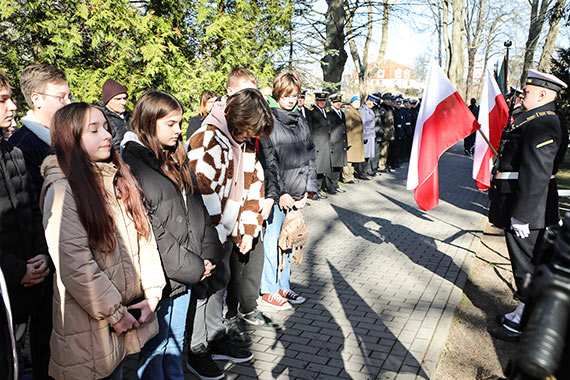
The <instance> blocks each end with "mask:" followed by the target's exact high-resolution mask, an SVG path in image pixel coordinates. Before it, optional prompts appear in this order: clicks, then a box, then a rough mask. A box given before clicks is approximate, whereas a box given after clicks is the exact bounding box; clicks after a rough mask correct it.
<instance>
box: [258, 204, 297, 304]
mask: <svg viewBox="0 0 570 380" xmlns="http://www.w3.org/2000/svg"><path fill="white" fill-rule="evenodd" d="M284 219H285V212H284V211H282V210H280V209H279V206H278V205H274V206H273V211H272V212H271V215H269V218H268V219H267V228H266V229H265V235H263V250H264V255H265V260H264V262H263V274H262V276H261V286H260V288H261V294H277V292H278V291H279V289H281V290H288V289H289V287H290V285H289V282H290V279H291V263H290V258H291V251H287V254H286V255H285V260H284V261H285V262H284V264H285V265H284V268H283V271H282V272H281V278H280V279H279V278H278V272H279V270H278V266H279V248H278V246H277V245H278V242H279V234H280V233H281V226H282V225H283V220H284Z"/></svg>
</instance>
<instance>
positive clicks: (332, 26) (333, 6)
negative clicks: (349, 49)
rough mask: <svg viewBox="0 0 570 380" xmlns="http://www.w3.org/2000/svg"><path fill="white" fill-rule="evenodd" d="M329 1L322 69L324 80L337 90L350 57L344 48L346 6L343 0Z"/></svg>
mask: <svg viewBox="0 0 570 380" xmlns="http://www.w3.org/2000/svg"><path fill="white" fill-rule="evenodd" d="M327 3H328V9H327V13H326V40H325V56H324V57H323V58H322V59H321V69H322V70H323V80H324V81H325V82H331V83H334V84H335V90H338V89H339V88H340V82H341V81H342V73H343V71H344V65H345V63H346V59H347V58H348V56H347V54H346V51H345V50H344V42H345V41H346V35H345V33H344V23H345V14H344V6H343V1H342V0H328V1H327Z"/></svg>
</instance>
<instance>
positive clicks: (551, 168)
mask: <svg viewBox="0 0 570 380" xmlns="http://www.w3.org/2000/svg"><path fill="white" fill-rule="evenodd" d="M527 78H528V79H527V80H526V85H525V86H524V89H523V94H522V96H521V106H522V112H521V113H520V114H518V115H517V116H516V117H515V119H514V123H513V126H512V128H508V129H505V131H504V132H503V136H502V140H501V147H500V148H499V157H498V160H497V162H496V164H495V171H494V174H493V179H492V181H491V188H490V190H489V197H490V199H491V205H490V208H489V221H490V222H491V223H493V224H495V225H496V226H497V227H500V228H504V229H505V238H506V242H507V249H508V252H509V256H510V259H511V265H512V268H513V275H514V278H515V284H516V287H517V298H518V299H519V301H520V302H519V305H518V306H517V308H516V309H515V311H513V312H511V313H508V314H505V315H504V316H501V318H500V322H501V323H502V324H501V325H500V326H499V327H498V328H495V329H491V330H490V332H491V334H492V335H493V336H495V337H496V338H499V339H503V340H516V339H518V337H519V336H520V334H521V331H522V329H521V327H524V326H523V325H522V324H521V317H522V315H523V311H524V305H525V303H526V302H528V300H529V296H530V292H531V290H530V289H529V287H528V286H527V285H528V284H529V283H530V280H531V279H532V277H533V275H534V270H535V265H536V264H537V260H539V258H538V256H537V255H538V254H539V252H540V247H541V244H542V241H543V234H544V230H545V227H547V226H550V225H554V224H557V223H558V222H559V219H560V215H559V212H558V189H557V186H556V180H555V178H554V175H555V174H556V172H557V171H558V168H559V166H560V164H561V163H562V161H563V160H564V155H565V153H566V148H567V146H568V132H567V129H566V124H565V122H564V118H563V117H562V116H561V115H560V114H559V113H558V112H557V105H556V101H557V100H558V93H559V92H560V91H561V90H562V89H565V88H566V87H567V85H566V83H564V82H563V81H561V80H560V79H558V78H556V77H555V76H553V75H550V74H544V73H541V72H538V71H535V70H529V71H528V77H527Z"/></svg>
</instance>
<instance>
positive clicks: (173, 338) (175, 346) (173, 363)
mask: <svg viewBox="0 0 570 380" xmlns="http://www.w3.org/2000/svg"><path fill="white" fill-rule="evenodd" d="M189 302H190V291H187V292H185V293H183V294H179V295H177V296H175V297H174V298H172V297H168V298H163V299H162V300H160V302H159V303H158V307H157V313H156V316H157V319H158V334H157V335H156V336H155V337H154V338H152V339H151V340H149V341H148V342H147V343H146V344H145V345H144V347H143V348H142V350H141V352H140V355H139V368H138V370H137V376H138V378H139V379H141V380H160V379H172V380H184V371H183V369H182V347H183V343H184V329H185V327H186V312H187V311H188V304H189Z"/></svg>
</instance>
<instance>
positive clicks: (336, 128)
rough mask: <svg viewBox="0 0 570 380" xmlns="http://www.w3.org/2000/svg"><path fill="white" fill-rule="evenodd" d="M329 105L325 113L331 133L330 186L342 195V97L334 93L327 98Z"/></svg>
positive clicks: (343, 150) (343, 118)
mask: <svg viewBox="0 0 570 380" xmlns="http://www.w3.org/2000/svg"><path fill="white" fill-rule="evenodd" d="M329 101H330V103H331V106H330V109H328V111H329V112H327V120H328V122H329V128H330V131H331V137H330V147H331V164H332V172H331V174H330V181H331V184H330V186H332V187H334V189H335V191H336V192H337V193H344V192H346V190H344V189H342V188H341V187H340V186H339V185H338V183H339V181H340V173H341V171H342V168H343V167H344V166H346V165H347V164H348V161H347V156H346V151H347V146H348V143H347V140H346V117H345V116H344V112H343V111H342V109H341V107H342V95H341V94H339V93H335V94H332V95H330V96H329Z"/></svg>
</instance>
